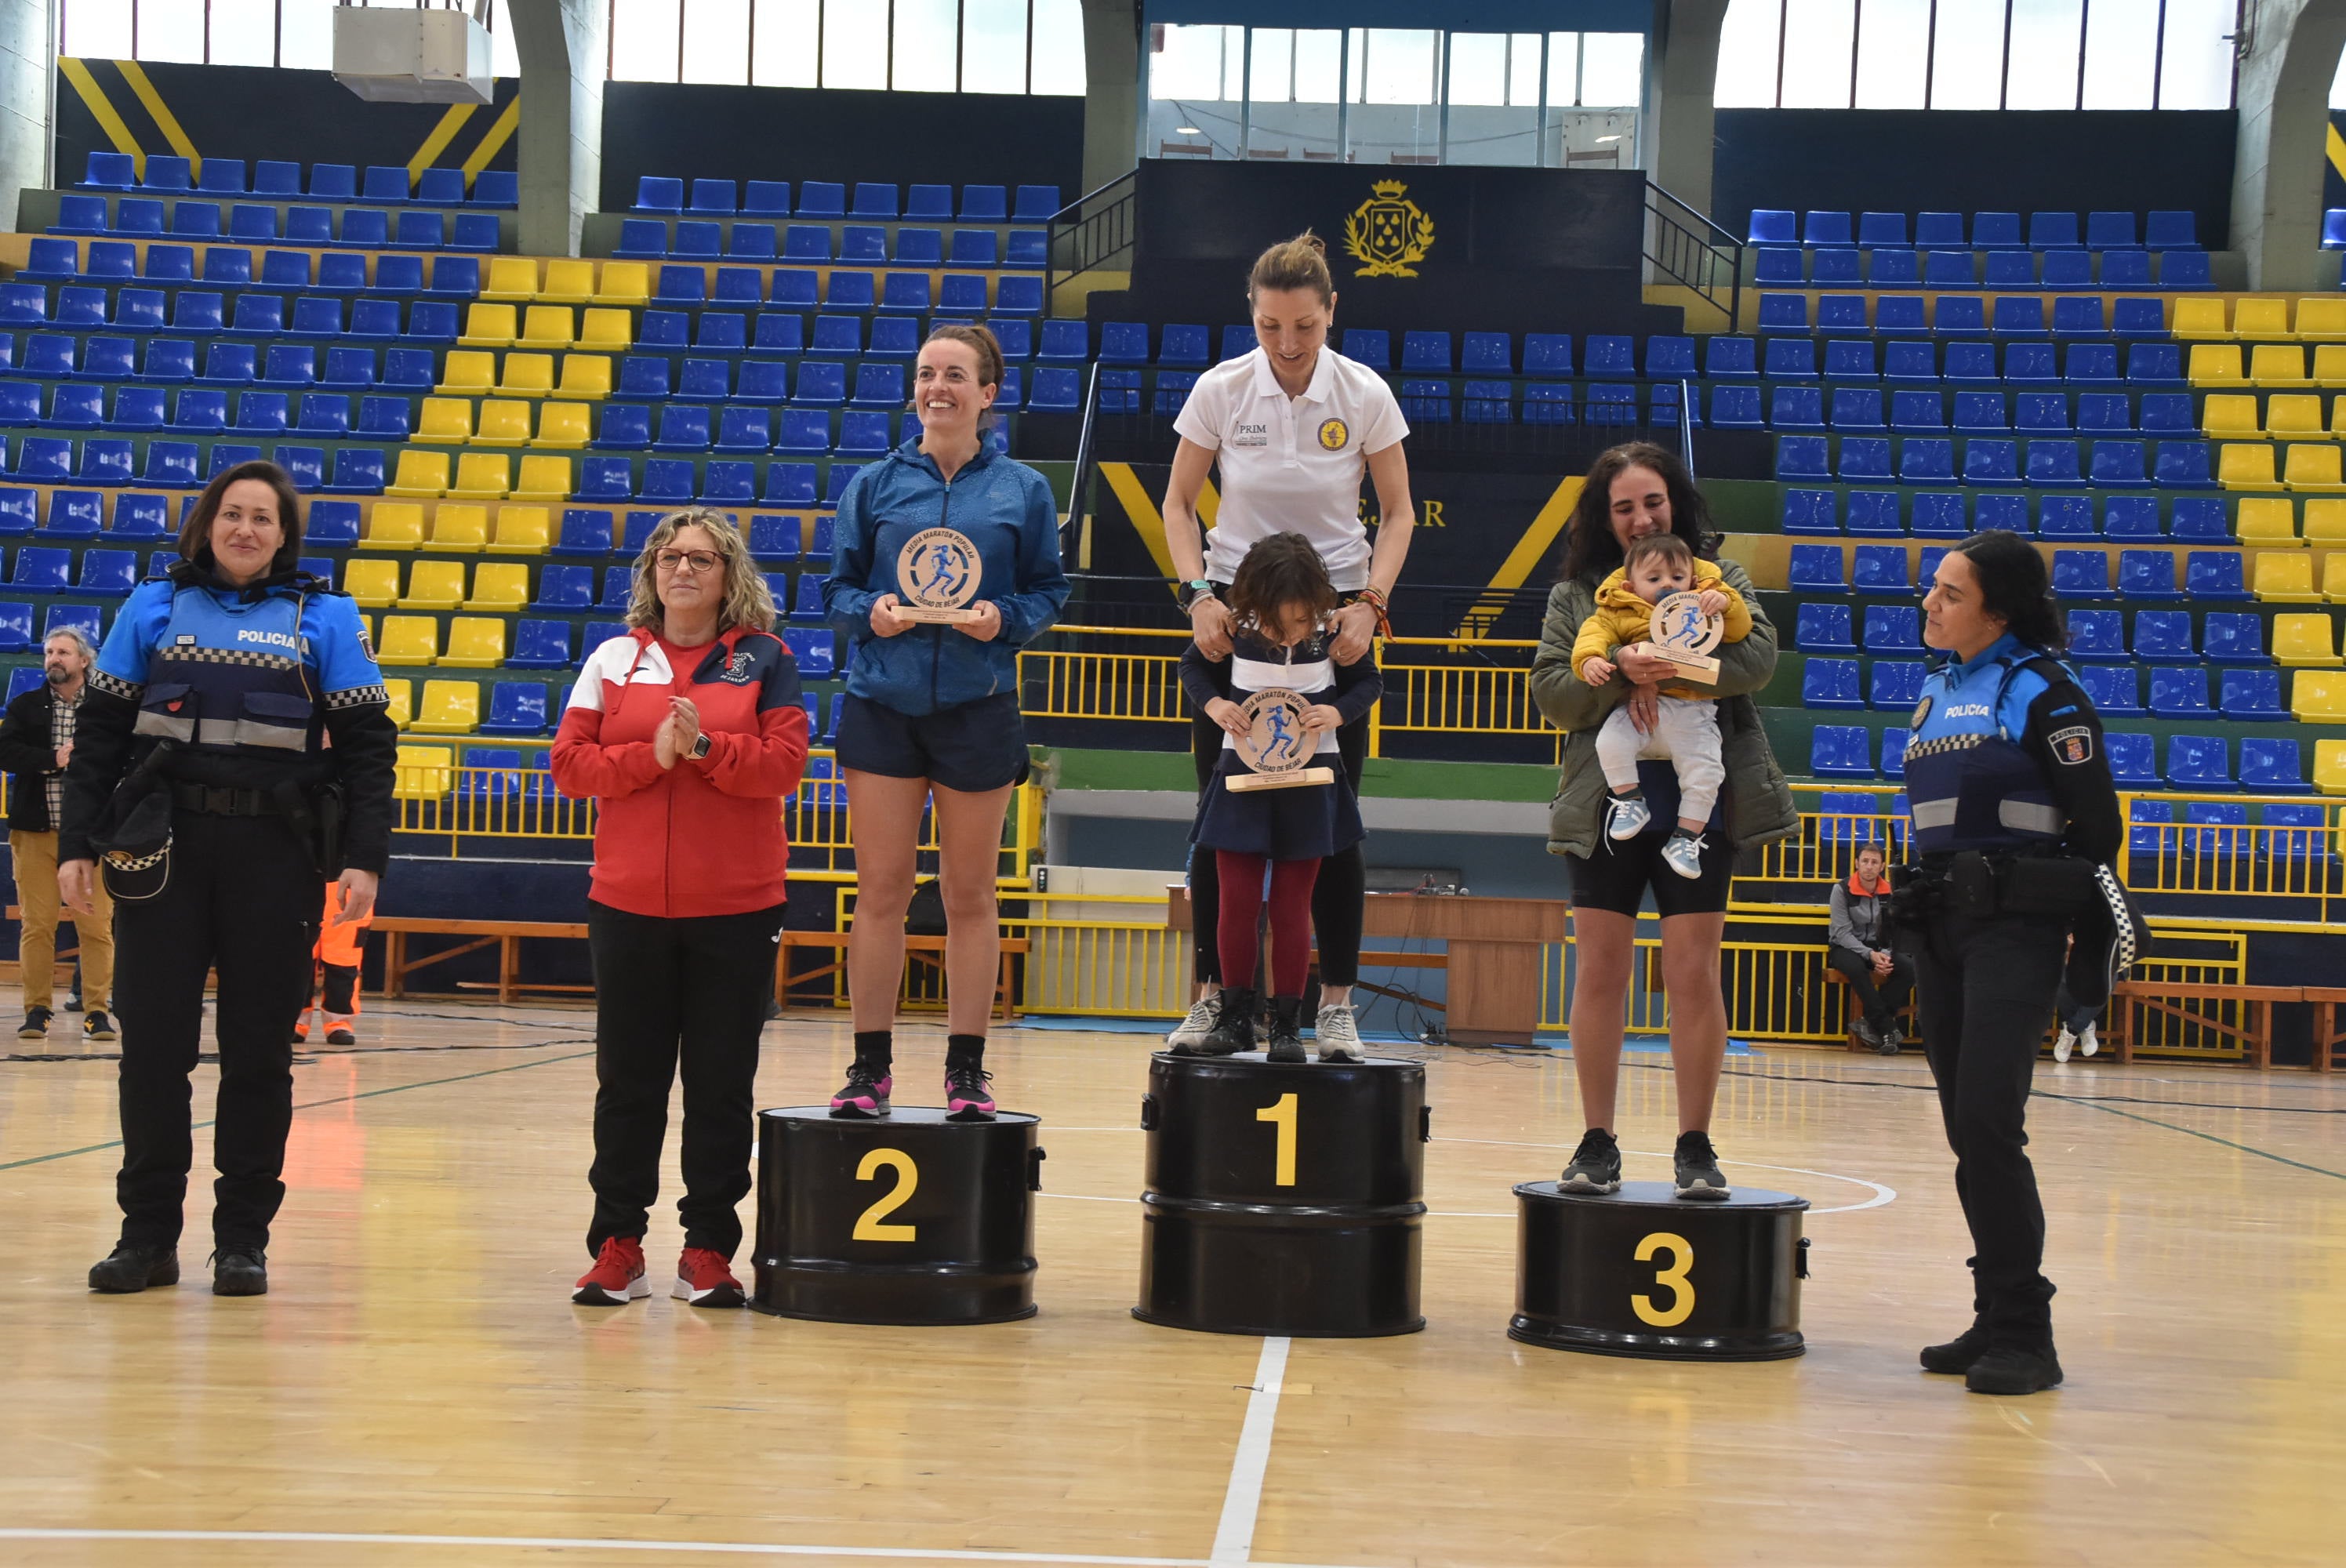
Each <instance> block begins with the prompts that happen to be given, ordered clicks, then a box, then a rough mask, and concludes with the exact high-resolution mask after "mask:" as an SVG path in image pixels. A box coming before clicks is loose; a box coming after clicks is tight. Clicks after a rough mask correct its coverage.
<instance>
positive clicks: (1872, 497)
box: [1828, 490, 1906, 578]
mask: <svg viewBox="0 0 2346 1568" xmlns="http://www.w3.org/2000/svg"><path fill="white" fill-rule="evenodd" d="M1828 515H1830V513H1829V514H1828ZM1849 531H1850V533H1851V535H1854V536H1856V537H1859V538H1867V537H1872V538H1884V537H1889V538H1895V537H1900V536H1902V535H1904V534H1905V532H1906V531H1905V529H1904V528H1903V527H1902V526H1901V525H1900V524H1899V521H1898V492H1896V491H1895V490H1852V491H1851V492H1850V494H1849ZM1859 565H1860V566H1861V567H1862V565H1864V563H1863V561H1862V560H1861V561H1860V563H1859ZM1898 575H1899V576H1900V577H1901V578H1903V577H1904V576H1905V575H1906V567H1905V563H1904V559H1903V555H1901V559H1900V563H1899V567H1898Z"/></svg>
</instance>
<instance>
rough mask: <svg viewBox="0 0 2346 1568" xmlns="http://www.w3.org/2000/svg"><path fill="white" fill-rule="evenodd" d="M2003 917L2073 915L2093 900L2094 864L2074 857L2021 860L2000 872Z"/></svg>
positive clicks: (2040, 856) (2043, 857)
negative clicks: (2004, 914) (2002, 888)
mask: <svg viewBox="0 0 2346 1568" xmlns="http://www.w3.org/2000/svg"><path fill="white" fill-rule="evenodd" d="M2003 892H2004V898H2003V902H2004V912H2005V913H2007V914H2033V915H2059V916H2062V917H2064V918H2066V917H2068V916H2071V915H2074V914H2076V912H2077V911H2079V910H2082V909H2084V908H2085V907H2086V903H2087V901H2090V900H2091V899H2092V898H2093V896H2094V863H2093V862H2092V861H2091V860H2085V859H2082V858H2081V857H2079V856H2076V855H2039V856H2024V857H2022V858H2021V859H2018V860H2014V861H2013V862H2012V863H2011V864H2009V865H2007V866H2005V867H2004V890H2003Z"/></svg>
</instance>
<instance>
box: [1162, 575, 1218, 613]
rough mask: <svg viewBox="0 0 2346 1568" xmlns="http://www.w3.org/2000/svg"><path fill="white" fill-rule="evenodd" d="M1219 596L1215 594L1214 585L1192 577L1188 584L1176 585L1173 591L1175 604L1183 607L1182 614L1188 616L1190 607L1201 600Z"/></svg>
mask: <svg viewBox="0 0 2346 1568" xmlns="http://www.w3.org/2000/svg"><path fill="white" fill-rule="evenodd" d="M1215 597H1218V595H1216V594H1215V592H1214V585H1213V584H1212V583H1210V582H1209V581H1208V580H1207V579H1205V578H1203V577H1192V578H1190V579H1189V580H1188V582H1186V583H1181V584H1178V585H1176V586H1175V587H1174V589H1173V598H1174V602H1175V603H1177V604H1178V605H1179V606H1181V613H1182V614H1184V615H1187V614H1188V611H1189V606H1192V605H1194V604H1196V603H1197V602H1198V601H1199V599H1211V598H1215Z"/></svg>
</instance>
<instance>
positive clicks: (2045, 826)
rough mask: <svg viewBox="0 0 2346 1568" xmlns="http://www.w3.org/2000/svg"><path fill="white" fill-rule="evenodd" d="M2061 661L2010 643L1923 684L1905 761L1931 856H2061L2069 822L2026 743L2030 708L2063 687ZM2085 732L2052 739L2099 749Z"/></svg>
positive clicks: (1918, 841) (1919, 840)
mask: <svg viewBox="0 0 2346 1568" xmlns="http://www.w3.org/2000/svg"><path fill="white" fill-rule="evenodd" d="M2070 678H2072V677H2070V674H2069V672H2068V670H2067V668H2066V667H2065V666H2063V665H2062V664H2061V663H2060V662H2059V661H2058V660H2056V659H2054V658H2052V657H2050V656H2048V655H2046V654H2044V653H2042V652H2040V651H2038V650H2037V649H2035V648H2033V647H2028V646H2027V645H2025V644H2024V643H2021V642H2019V641H2017V640H2016V639H2015V638H2013V637H2010V636H2005V637H2003V638H1999V639H1998V640H1997V641H1996V642H1995V643H1994V644H1993V645H1992V646H1990V647H1988V648H1986V649H1984V650H1983V651H1982V652H1981V653H1980V654H1979V655H1978V656H1977V657H1974V658H1973V659H1972V660H1970V661H1969V662H1968V663H1966V662H1964V661H1961V660H1956V661H1951V662H1949V663H1948V664H1946V665H1944V666H1943V667H1940V668H1938V669H1936V670H1933V672H1932V673H1931V675H1930V676H1929V677H1927V678H1926V679H1925V680H1924V681H1923V697H1922V700H1921V701H1920V702H1918V703H1917V704H1916V705H1915V708H1914V718H1913V739H1912V740H1911V741H1910V742H1909V743H1908V745H1907V748H1906V756H1905V762H1904V769H1905V779H1906V793H1907V799H1908V801H1909V802H1910V809H1911V811H1912V813H1913V820H1914V845H1915V848H1916V849H1917V850H1919V851H1920V852H1922V853H1923V854H1925V855H1933V854H1944V853H1949V852H1953V851H1955V850H2021V849H2036V848H2052V847H2055V846H2057V845H2059V844H2060V842H2061V841H2062V838H2063V835H2064V834H2066V832H2067V831H2068V827H2069V818H2068V813H2067V812H2066V811H2065V810H2064V809H2062V808H2061V806H2060V804H2059V802H2058V801H2057V800H2055V798H2054V794H2053V789H2052V785H2051V782H2050V781H2049V780H2048V779H2046V778H2045V769H2044V768H2043V766H2042V765H2041V764H2040V763H2039V762H2038V761H2037V759H2035V758H2034V757H2032V756H2030V755H2029V754H2028V752H2027V751H2026V750H2025V749H2024V748H2023V747H2022V745H2021V739H2022V737H2023V736H2024V735H2025V732H2026V730H2027V728H2028V709H2029V706H2030V705H2031V704H2032V703H2034V702H2035V700H2036V699H2037V698H2038V697H2041V696H2043V695H2044V693H2045V690H2046V688H2047V687H2050V686H2051V685H2052V684H2053V682H2054V681H2055V679H2064V680H2066V679H2070ZM2092 737H2093V732H2092V730H2091V729H2090V728H2086V727H2084V726H2080V727H2079V728H2078V729H2077V730H2076V733H2075V734H2074V735H2073V734H2072V733H2071V732H2069V731H2067V730H2061V731H2056V732H2055V734H2054V735H2053V736H2052V741H2053V744H2054V747H2055V750H2056V753H2057V752H2058V750H2059V748H2061V747H2062V746H2064V745H2065V744H2066V745H2070V746H2078V745H2084V746H2087V747H2090V746H2091V744H2092Z"/></svg>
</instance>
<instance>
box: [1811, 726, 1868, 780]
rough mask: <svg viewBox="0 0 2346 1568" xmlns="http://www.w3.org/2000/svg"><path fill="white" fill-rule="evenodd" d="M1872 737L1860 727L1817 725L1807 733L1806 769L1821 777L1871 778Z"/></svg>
mask: <svg viewBox="0 0 2346 1568" xmlns="http://www.w3.org/2000/svg"><path fill="white" fill-rule="evenodd" d="M1872 750H1873V747H1872V735H1871V734H1870V733H1869V732H1868V731H1867V730H1866V729H1864V728H1862V726H1858V725H1840V724H1820V725H1818V726H1817V727H1816V728H1814V729H1813V730H1811V732H1810V739H1809V771H1810V772H1811V774H1814V775H1815V776H1816V777H1818V778H1820V779H1872V778H1873V777H1874V776H1875V775H1874V771H1873V760H1872Z"/></svg>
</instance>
